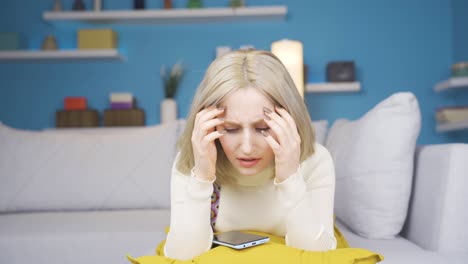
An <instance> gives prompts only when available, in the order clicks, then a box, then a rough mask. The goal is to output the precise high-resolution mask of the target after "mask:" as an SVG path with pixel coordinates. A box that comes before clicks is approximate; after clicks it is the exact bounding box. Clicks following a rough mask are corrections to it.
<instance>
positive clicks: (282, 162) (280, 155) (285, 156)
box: [262, 106, 301, 183]
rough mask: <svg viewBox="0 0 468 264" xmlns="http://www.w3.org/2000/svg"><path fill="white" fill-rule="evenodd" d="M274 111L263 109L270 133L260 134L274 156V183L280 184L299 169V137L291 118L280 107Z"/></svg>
mask: <svg viewBox="0 0 468 264" xmlns="http://www.w3.org/2000/svg"><path fill="white" fill-rule="evenodd" d="M275 110H276V111H271V110H270V109H268V108H264V115H265V122H266V123H267V125H268V126H269V127H270V129H271V132H272V133H268V132H266V131H262V133H263V135H264V136H265V140H266V141H267V142H268V145H270V147H271V149H272V150H273V153H274V154H275V167H276V182H278V183H280V182H283V181H285V180H287V179H288V178H289V176H291V175H293V174H294V173H295V172H296V171H297V169H298V168H299V163H300V157H301V137H300V136H299V133H298V131H297V127H296V122H295V121H294V119H293V118H292V116H291V115H290V114H289V113H288V112H287V111H286V110H285V109H283V108H281V107H277V106H275Z"/></svg>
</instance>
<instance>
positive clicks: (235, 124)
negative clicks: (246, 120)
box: [224, 119, 265, 126]
mask: <svg viewBox="0 0 468 264" xmlns="http://www.w3.org/2000/svg"><path fill="white" fill-rule="evenodd" d="M224 124H225V125H231V126H240V124H239V123H236V122H234V121H229V120H226V121H224ZM260 124H261V125H263V124H265V121H264V120H263V119H258V120H256V121H254V122H252V123H251V125H253V126H256V125H260Z"/></svg>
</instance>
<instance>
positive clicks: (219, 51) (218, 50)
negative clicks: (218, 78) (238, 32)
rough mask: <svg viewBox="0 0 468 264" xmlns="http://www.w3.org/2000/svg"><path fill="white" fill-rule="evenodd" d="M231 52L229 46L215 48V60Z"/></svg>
mask: <svg viewBox="0 0 468 264" xmlns="http://www.w3.org/2000/svg"><path fill="white" fill-rule="evenodd" d="M229 52H231V47H229V46H218V47H216V58H218V57H221V56H223V55H224V54H227V53H229Z"/></svg>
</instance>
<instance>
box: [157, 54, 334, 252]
mask: <svg viewBox="0 0 468 264" xmlns="http://www.w3.org/2000/svg"><path fill="white" fill-rule="evenodd" d="M314 137H315V136H314V131H313V128H312V123H311V119H310V117H309V114H308V112H307V108H306V106H305V104H304V101H303V99H302V98H301V97H300V95H299V93H298V92H297V89H296V87H295V85H294V83H293V80H292V79H291V77H290V76H289V74H288V72H287V70H286V68H285V67H284V66H283V64H282V63H281V62H280V61H279V59H278V58H277V57H276V56H275V55H273V54H272V53H270V52H267V51H258V50H250V51H235V52H232V53H229V54H226V55H224V56H222V57H220V58H218V59H216V60H215V61H213V62H212V63H211V65H210V66H209V68H208V70H207V72H206V74H205V77H204V79H203V81H202V82H201V84H200V86H199V87H198V90H197V91H196V94H195V97H194V99H193V103H192V108H191V111H190V115H189V117H188V119H187V124H186V128H185V131H184V133H183V135H182V136H181V138H180V140H179V142H178V148H179V150H180V152H179V154H178V155H177V157H176V160H175V162H174V166H173V170H172V180H171V224H170V231H169V233H168V235H167V241H166V245H165V248H164V250H165V255H166V256H167V257H170V258H176V259H182V260H186V259H190V258H193V257H195V256H197V255H200V254H201V253H203V252H205V251H207V250H209V249H210V247H211V245H212V239H213V232H226V231H232V230H256V231H261V232H266V233H270V234H274V235H277V236H284V237H285V240H286V244H287V245H289V246H292V247H297V248H301V249H304V250H314V251H325V250H330V249H335V247H336V239H335V237H334V232H333V199H334V192H335V171H334V166H333V161H332V158H331V156H330V154H329V152H328V151H327V150H326V149H325V148H324V147H323V146H321V145H319V144H317V143H315V138H314Z"/></svg>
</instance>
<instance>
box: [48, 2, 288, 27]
mask: <svg viewBox="0 0 468 264" xmlns="http://www.w3.org/2000/svg"><path fill="white" fill-rule="evenodd" d="M287 12H288V8H287V7H286V6H257V7H240V8H197V9H176V8H175V9H170V10H164V9H155V10H151V9H147V10H128V11H120V10H119V11H98V12H95V11H64V12H56V11H48V12H44V13H43V19H44V20H46V21H50V22H58V21H81V22H87V23H142V22H144V23H161V24H163V23H191V22H213V21H220V22H222V21H252V20H283V19H285V17H286V14H287Z"/></svg>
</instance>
